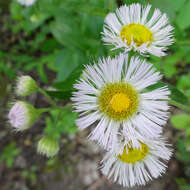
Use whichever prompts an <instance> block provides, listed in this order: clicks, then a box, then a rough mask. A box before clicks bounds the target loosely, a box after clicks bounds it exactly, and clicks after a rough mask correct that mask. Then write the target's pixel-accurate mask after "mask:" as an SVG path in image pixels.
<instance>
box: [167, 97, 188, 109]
mask: <svg viewBox="0 0 190 190" xmlns="http://www.w3.org/2000/svg"><path fill="white" fill-rule="evenodd" d="M169 103H170V104H171V105H173V106H175V107H178V108H180V109H182V110H184V111H187V112H190V107H189V106H186V105H183V104H181V103H178V102H176V101H174V100H169Z"/></svg>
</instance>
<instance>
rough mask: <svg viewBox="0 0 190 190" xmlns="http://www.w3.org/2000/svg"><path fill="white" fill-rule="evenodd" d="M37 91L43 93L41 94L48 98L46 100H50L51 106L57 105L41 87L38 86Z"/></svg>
mask: <svg viewBox="0 0 190 190" xmlns="http://www.w3.org/2000/svg"><path fill="white" fill-rule="evenodd" d="M38 91H39V92H40V93H41V94H43V95H44V96H45V97H46V98H47V99H48V101H49V102H50V104H51V105H52V106H53V107H56V106H57V105H56V103H55V101H54V100H53V99H52V98H51V97H50V96H49V94H48V93H47V92H46V91H45V90H43V89H41V88H38Z"/></svg>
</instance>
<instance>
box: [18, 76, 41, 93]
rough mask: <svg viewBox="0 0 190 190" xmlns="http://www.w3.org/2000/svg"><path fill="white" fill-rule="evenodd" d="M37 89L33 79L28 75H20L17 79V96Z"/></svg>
mask: <svg viewBox="0 0 190 190" xmlns="http://www.w3.org/2000/svg"><path fill="white" fill-rule="evenodd" d="M37 90H38V86H37V84H36V82H35V80H34V79H33V78H32V77H30V76H21V77H18V79H17V84H16V94H17V95H18V96H29V95H31V94H32V93H34V92H36V91H37Z"/></svg>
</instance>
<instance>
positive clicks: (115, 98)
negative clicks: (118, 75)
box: [98, 82, 139, 121]
mask: <svg viewBox="0 0 190 190" xmlns="http://www.w3.org/2000/svg"><path fill="white" fill-rule="evenodd" d="M138 103H139V99H138V94H137V92H136V90H135V89H134V88H133V87H132V86H131V85H130V84H127V83H124V82H120V83H112V84H107V85H106V86H105V87H104V88H103V89H102V91H101V93H100V96H99V99H98V104H99V108H100V110H101V111H102V112H104V113H105V114H106V115H107V116H109V117H110V118H111V119H113V120H116V121H119V120H125V119H128V118H129V117H131V116H132V115H133V114H134V113H136V112H137V109H138Z"/></svg>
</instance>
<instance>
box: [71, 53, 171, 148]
mask: <svg viewBox="0 0 190 190" xmlns="http://www.w3.org/2000/svg"><path fill="white" fill-rule="evenodd" d="M128 62H129V63H128ZM160 79H161V76H160V74H159V72H156V71H155V69H154V68H153V67H152V65H151V64H148V63H146V62H145V61H143V60H140V59H139V58H138V57H132V58H131V60H130V61H128V56H127V55H123V54H120V55H119V56H118V57H116V58H114V59H111V58H110V57H108V58H107V59H103V60H99V62H98V64H97V65H96V64H95V65H93V66H86V69H85V71H84V72H83V76H82V77H81V79H80V80H79V81H78V82H77V84H75V85H74V87H75V88H76V89H77V91H76V92H74V93H73V97H72V100H73V102H74V103H73V104H74V107H75V110H76V111H77V112H79V113H80V115H79V119H78V120H77V121H76V123H77V125H78V126H79V129H81V130H82V129H85V128H87V127H90V126H91V125H92V124H93V126H94V129H93V131H92V132H91V133H90V136H89V137H90V138H91V139H92V140H95V141H97V142H98V143H99V144H100V145H102V146H103V147H104V148H105V149H108V148H109V149H112V148H113V147H115V145H116V144H117V141H118V135H125V136H127V138H128V139H127V140H129V141H131V142H132V144H133V146H136V147H138V146H139V143H138V142H137V141H136V140H135V139H136V138H137V137H138V138H139V139H140V140H141V136H146V137H148V138H149V137H159V136H160V133H161V132H162V127H161V126H162V125H165V124H166V121H167V118H168V113H167V110H168V108H169V107H168V102H167V99H169V98H168V95H169V94H170V92H169V90H168V88H167V87H161V88H157V89H155V90H150V89H148V88H147V87H149V86H151V85H153V84H155V83H157V82H158V81H159V80H160ZM93 126H92V127H93ZM142 142H143V140H142Z"/></svg>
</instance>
